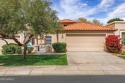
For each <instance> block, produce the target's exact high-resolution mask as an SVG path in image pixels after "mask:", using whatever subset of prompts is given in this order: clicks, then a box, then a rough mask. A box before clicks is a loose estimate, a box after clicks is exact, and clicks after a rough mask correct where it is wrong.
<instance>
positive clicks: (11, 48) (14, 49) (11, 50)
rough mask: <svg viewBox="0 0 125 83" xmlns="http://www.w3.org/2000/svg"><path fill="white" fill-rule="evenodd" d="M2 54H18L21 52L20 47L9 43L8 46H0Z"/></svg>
mask: <svg viewBox="0 0 125 83" xmlns="http://www.w3.org/2000/svg"><path fill="white" fill-rule="evenodd" d="M2 48H3V49H2V53H3V54H15V53H18V52H19V51H20V50H21V46H18V45H17V44H13V43H10V44H8V45H3V46H2Z"/></svg>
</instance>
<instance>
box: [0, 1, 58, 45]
mask: <svg viewBox="0 0 125 83" xmlns="http://www.w3.org/2000/svg"><path fill="white" fill-rule="evenodd" d="M50 6H51V3H50V2H49V1H48V0H1V1H0V36H1V37H2V38H5V39H6V38H9V39H13V40H14V41H15V42H16V43H17V44H18V45H20V46H24V47H25V46H26V45H27V43H28V42H29V41H30V40H31V38H32V37H33V36H34V35H42V34H47V33H55V32H56V30H57V29H58V28H60V24H59V23H58V18H57V16H56V11H54V10H52V9H51V8H50ZM20 33H23V34H24V42H23V43H21V42H20V41H18V39H17V38H16V36H15V35H16V34H20Z"/></svg>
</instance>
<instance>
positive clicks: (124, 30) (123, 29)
mask: <svg viewBox="0 0 125 83" xmlns="http://www.w3.org/2000/svg"><path fill="white" fill-rule="evenodd" d="M106 26H107V27H113V28H117V29H118V30H117V31H115V35H119V36H120V38H121V43H122V44H123V45H125V21H115V22H112V23H109V24H107V25H106Z"/></svg>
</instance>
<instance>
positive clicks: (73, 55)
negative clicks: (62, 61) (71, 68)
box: [67, 52, 125, 65]
mask: <svg viewBox="0 0 125 83" xmlns="http://www.w3.org/2000/svg"><path fill="white" fill-rule="evenodd" d="M67 56H68V63H69V65H86V64H87V65H89V64H98V65H104V64H125V60H124V59H121V58H119V57H117V56H113V55H112V54H111V53H107V52H68V54H67Z"/></svg>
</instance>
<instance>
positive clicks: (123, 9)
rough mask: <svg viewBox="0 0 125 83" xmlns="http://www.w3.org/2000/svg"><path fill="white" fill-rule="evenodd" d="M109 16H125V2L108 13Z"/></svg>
mask: <svg viewBox="0 0 125 83" xmlns="http://www.w3.org/2000/svg"><path fill="white" fill-rule="evenodd" d="M108 17H111V18H112V17H125V3H122V4H120V5H119V6H118V7H117V8H116V9H114V11H112V12H110V13H109V14H108Z"/></svg>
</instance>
